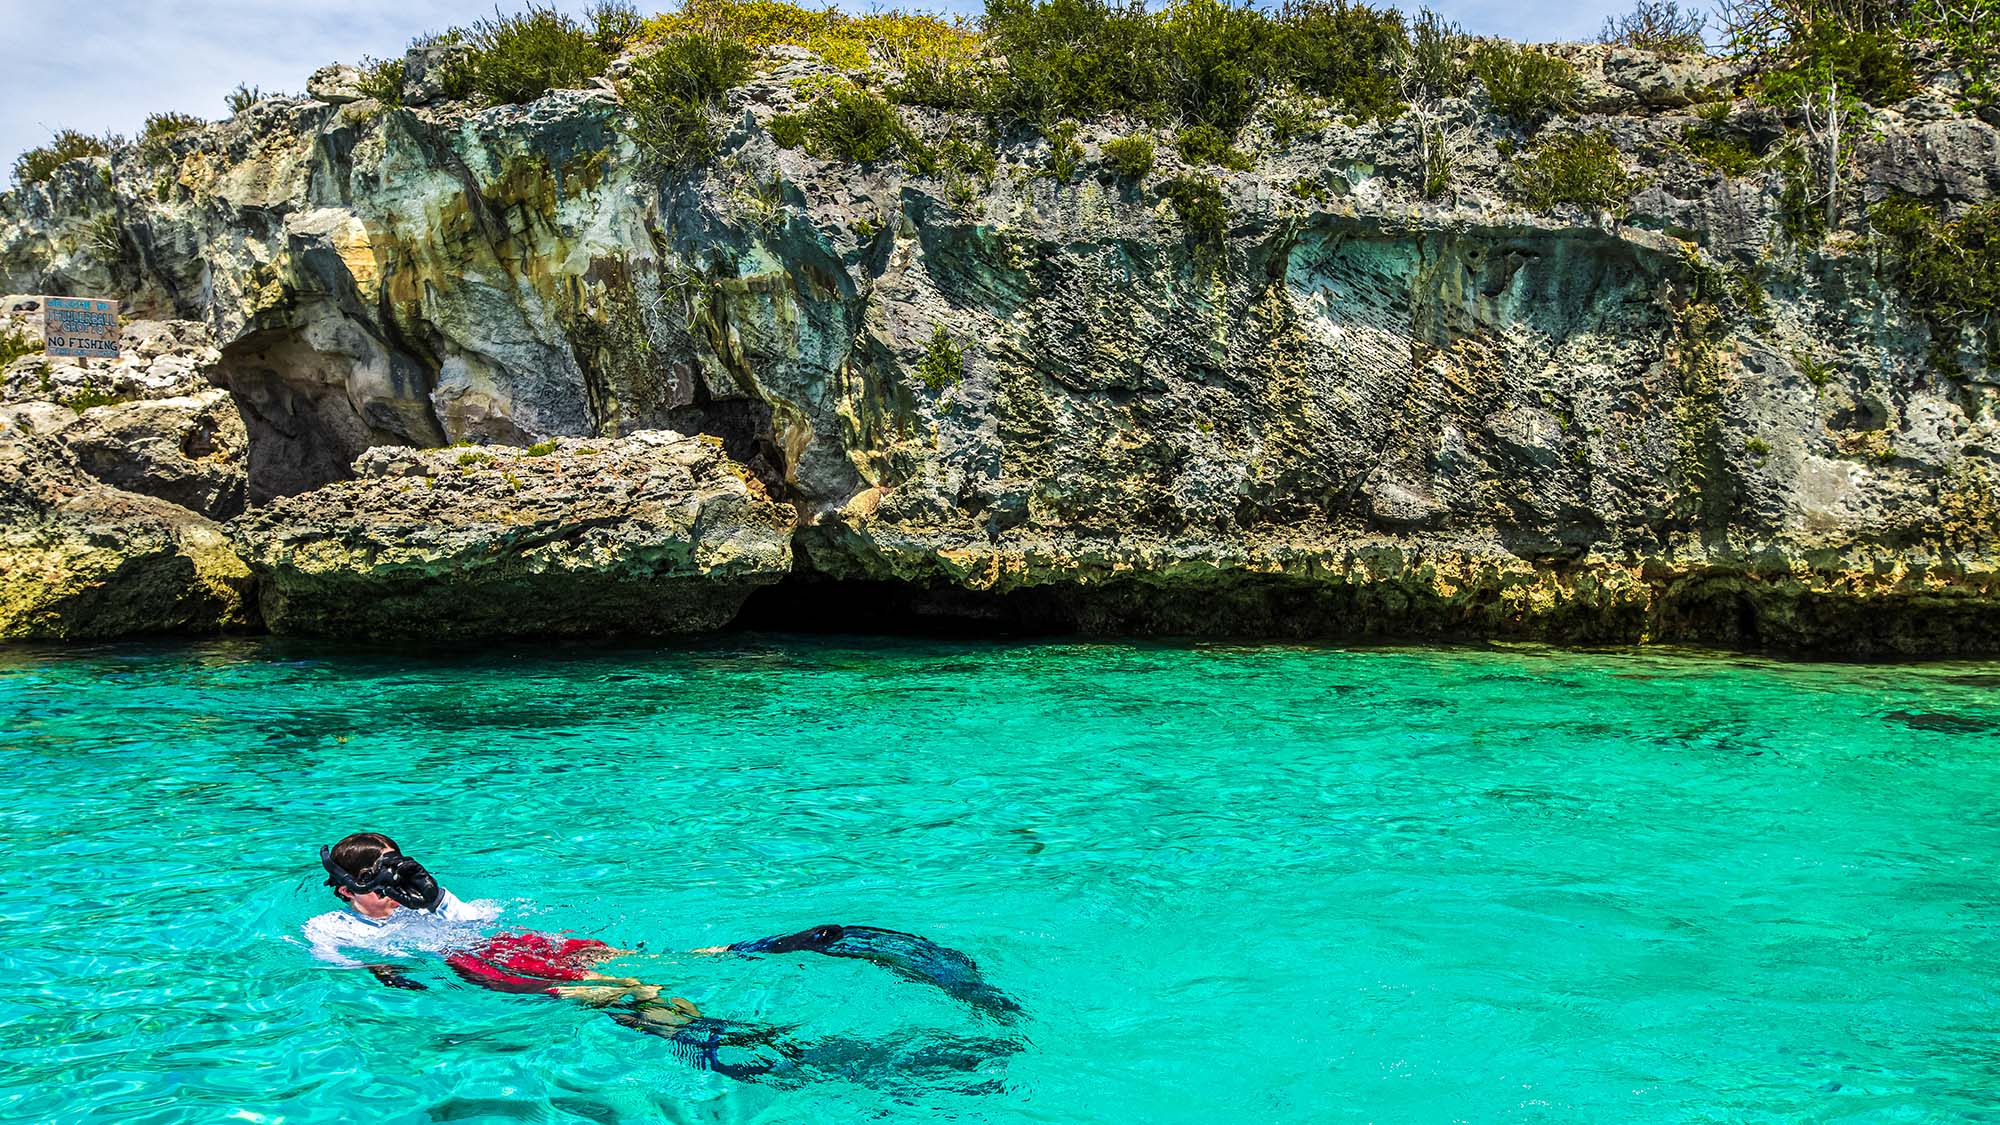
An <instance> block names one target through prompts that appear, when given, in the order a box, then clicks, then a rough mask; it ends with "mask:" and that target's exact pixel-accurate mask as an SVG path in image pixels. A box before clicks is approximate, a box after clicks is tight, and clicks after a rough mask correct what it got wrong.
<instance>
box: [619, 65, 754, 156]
mask: <svg viewBox="0 0 2000 1125" xmlns="http://www.w3.org/2000/svg"><path fill="white" fill-rule="evenodd" d="M749 76H750V51H749V48H747V47H745V46H744V45H743V44H742V43H740V42H738V41H737V40H734V39H729V38H725V37H723V36H721V35H717V34H715V33H713V32H690V33H687V34H684V35H679V36H676V37H674V38H672V39H668V40H666V41H665V42H663V43H661V44H660V45H659V47H658V48H657V49H656V50H654V51H652V52H651V53H649V54H645V55H641V56H640V57H639V58H637V59H635V60H634V61H633V63H632V69H631V70H630V71H629V72H627V73H626V75H625V79H624V81H623V82H621V83H620V84H619V87H618V92H619V94H620V96H622V97H623V98H624V99H625V110H626V112H627V113H629V114H630V115H631V118H632V130H631V131H632V139H633V140H635V141H637V142H638V144H639V146H640V147H641V148H642V149H644V150H645V151H646V152H647V153H648V154H649V155H651V156H652V157H653V158H654V159H656V160H658V161H660V162H661V163H663V164H665V165H667V166H668V167H676V168H678V167H686V166H688V165H692V164H698V163H700V162H702V161H704V160H707V159H708V158H710V157H712V156H714V155H715V152H716V147H717V140H716V136H715V126H714V124H713V118H714V117H715V115H716V113H717V111H718V110H720V109H721V108H722V96H723V95H724V94H726V93H727V92H728V91H729V88H730V87H732V86H735V85H737V84H739V83H741V82H742V81H743V80H744V79H746V78H748V77H749Z"/></svg>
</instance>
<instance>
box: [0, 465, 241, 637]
mask: <svg viewBox="0 0 2000 1125" xmlns="http://www.w3.org/2000/svg"><path fill="white" fill-rule="evenodd" d="M249 591H250V572H249V570H248V569H247V568H246V567H245V566H244V565H243V562H242V560H241V559H239V558H237V557H236V554H235V552H234V550H233V549H232V548H231V545H230V543H229V540H228V538H227V537H226V536H225V535H224V534H223V532H222V528H221V527H220V526H218V525H217V524H215V523H214V522H213V521H211V520H208V519H205V518H203V517H201V516H198V515H195V514H194V513H192V512H189V511H187V510H186V509H184V508H180V507H177V506H175V505H173V504H170V503H167V502H166V501H164V500H159V499H156V498H154V497H150V496H139V495H136V494H134V493H130V492H121V491H119V490H118V489H115V488H110V487H107V486H105V485H103V484H100V483H99V482H97V481H95V480H92V479H91V478H90V477H89V476H87V475H85V474H84V473H83V471H82V469H81V468H80V467H79V466H78V465H77V463H76V461H75V459H74V458H73V457H71V455H70V454H69V452H68V451H67V450H66V449H64V448H63V446H62V445H61V444H60V443H59V442H57V441H56V440H54V439H51V438H47V437H41V436H37V435H34V434H29V433H21V432H18V431H8V430H0V640H87V639H93V638H100V637H118V636H128V635H131V634H136V633H155V632H169V631H171V632H212V631H215V630H219V629H242V628H248V627H251V626H252V625H254V624H255V618H254V616H253V612H254V611H253V608H252V607H251V605H250V604H249V602H248V596H249Z"/></svg>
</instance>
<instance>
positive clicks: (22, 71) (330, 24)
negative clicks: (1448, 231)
mask: <svg viewBox="0 0 2000 1125" xmlns="http://www.w3.org/2000/svg"><path fill="white" fill-rule="evenodd" d="M808 2H810V0H808ZM518 6H520V5H518V4H516V3H506V4H504V5H503V7H504V8H505V9H506V10H509V11H511V10H514V9H515V8H516V7H518ZM556 6H557V7H559V8H562V9H563V10H566V11H569V12H572V13H578V12H581V11H582V10H583V9H584V8H585V7H586V6H587V4H586V3H585V2H584V0H561V2H559V3H557V4H556ZM639 6H640V7H641V8H642V9H643V8H644V7H645V5H643V4H641V5H639ZM843 6H845V7H850V8H854V9H857V10H861V9H866V8H869V7H875V6H879V5H873V4H865V3H849V4H846V5H843ZM911 6H914V7H926V6H936V7H942V8H944V9H945V10H946V11H961V12H978V11H979V10H981V8H982V5H981V4H979V3H976V2H967V0H956V2H947V3H943V4H941V5H925V4H922V3H917V4H913V5H911ZM1614 6H1615V7H1617V8H1619V9H1620V10H1623V8H1624V7H1625V6H1626V5H1623V4H1618V5H1607V4H1604V3H1602V2H1601V0H1600V2H1599V3H1595V4H1591V3H1585V4H1572V5H1548V4H1542V3H1536V2H1534V0H1443V2H1438V3H1434V4H1433V7H1435V8H1436V9H1437V10H1438V11H1439V12H1441V13H1442V14H1444V15H1445V16H1446V17H1448V18H1450V19H1453V20H1456V21H1458V22H1459V23H1460V24H1462V25H1464V27H1465V28H1466V29H1467V30H1468V31H1472V32H1475V33H1479V34H1486V35H1507V36H1510V37H1513V38H1517V39H1528V40H1548V39H1557V38H1571V39H1575V38H1584V37H1587V36H1589V35H1591V34H1593V33H1595V32H1596V30H1597V27H1598V25H1599V24H1600V23H1602V22H1603V18H1604V16H1605V15H1606V14H1607V13H1608V12H1609V11H1610V10H1611V8H1612V7H1614ZM492 13H493V5H492V4H491V3H490V2H487V0H445V2H443V3H431V4H425V3H411V2H409V0H339V2H335V0H302V2H298V3H284V4H245V3H223V2H220V0H183V2H180V3H171V2H169V3H158V2H155V3H138V2H136V0H109V2H105V3H96V4H90V5H87V6H76V7H72V6H69V5H62V4H53V3H49V2H48V0H0V28H5V29H7V33H8V41H9V44H10V47H9V50H8V54H9V59H8V63H9V65H8V66H6V67H4V68H0V107H4V114H5V117H4V119H0V162H4V165H5V166H9V167H11V165H12V163H13V160H14V157H15V156H17V155H19V154H20V153H21V152H22V151H23V150H25V149H28V148H31V147H34V146H35V145H39V144H44V143H46V142H47V141H48V139H49V136H50V134H52V133H53V132H54V131H55V130H57V129H79V130H82V131H83V132H86V133H103V132H107V131H110V132H118V133H124V134H126V135H128V136H129V135H131V134H133V133H136V132H137V131H138V129H139V126H140V124H141V123H142V122H144V121H145V119H146V115H147V114H149V113H159V112H162V111H165V110H177V111H179V112H182V113H192V114H195V115H197V116H200V117H206V118H211V119H213V118H219V117H222V116H223V115H224V114H225V113H226V110H225V108H224V102H223V99H224V98H225V97H227V96H228V94H229V92H230V91H231V90H234V89H235V88H236V86H237V85H238V84H239V83H245V84H248V85H251V86H256V87H260V88H262V89H264V90H267V91H274V92H301V91H303V90H304V89H305V84H306V78H307V76H308V75H310V74H311V73H312V72H313V71H315V70H317V69H319V68H320V67H322V66H324V65H326V64H327V63H330V62H354V61H357V60H359V59H360V58H361V57H362V56H363V55H374V56H378V57H381V56H395V55H398V54H400V53H401V52H402V49H403V47H404V45H406V44H407V43H408V42H409V41H410V39H411V38H413V37H415V36H417V35H419V34H422V33H424V32H429V31H440V30H443V29H444V28H446V27H449V26H453V25H459V26H464V25H467V24H470V23H471V22H472V21H474V20H476V19H479V18H481V17H483V16H491V15H492Z"/></svg>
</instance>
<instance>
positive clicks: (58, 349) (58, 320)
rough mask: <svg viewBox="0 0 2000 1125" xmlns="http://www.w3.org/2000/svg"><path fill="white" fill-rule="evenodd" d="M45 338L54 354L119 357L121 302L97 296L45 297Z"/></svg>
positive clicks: (49, 351) (43, 308) (50, 352)
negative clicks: (101, 299)
mask: <svg viewBox="0 0 2000 1125" xmlns="http://www.w3.org/2000/svg"><path fill="white" fill-rule="evenodd" d="M42 341H43V344H44V348H45V350H46V351H47V352H48V354H50V355H80V356H96V357H97V358H99V359H117V358H118V302H116V301H100V300H98V299H97V298H95V297H49V298H46V299H44V300H43V301H42Z"/></svg>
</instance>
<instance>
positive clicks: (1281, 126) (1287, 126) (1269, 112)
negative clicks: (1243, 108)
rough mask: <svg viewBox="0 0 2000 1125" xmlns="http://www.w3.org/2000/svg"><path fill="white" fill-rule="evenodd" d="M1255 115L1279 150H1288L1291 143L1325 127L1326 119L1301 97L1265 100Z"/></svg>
mask: <svg viewBox="0 0 2000 1125" xmlns="http://www.w3.org/2000/svg"><path fill="white" fill-rule="evenodd" d="M1257 115H1258V116H1259V117H1261V118H1262V119H1263V121H1264V125H1265V127H1266V128H1268V129H1270V130H1271V140H1273V141H1274V142H1276V143H1277V145H1278V147H1279V148H1281V149H1282V148H1290V147H1291V145H1292V142H1293V141H1296V140H1298V139H1299V138H1301V137H1310V136H1312V135H1314V134H1315V133H1318V132H1319V131H1320V130H1321V129H1323V128H1325V126H1326V118H1325V117H1324V116H1322V115H1321V114H1319V113H1317V112H1315V111H1314V110H1313V108H1312V107H1311V106H1310V105H1309V104H1306V102H1305V100H1304V99H1303V98H1302V97H1288V96H1279V97H1272V98H1266V99H1264V103H1263V104H1262V105H1261V106H1259V107H1258V109H1257Z"/></svg>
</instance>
